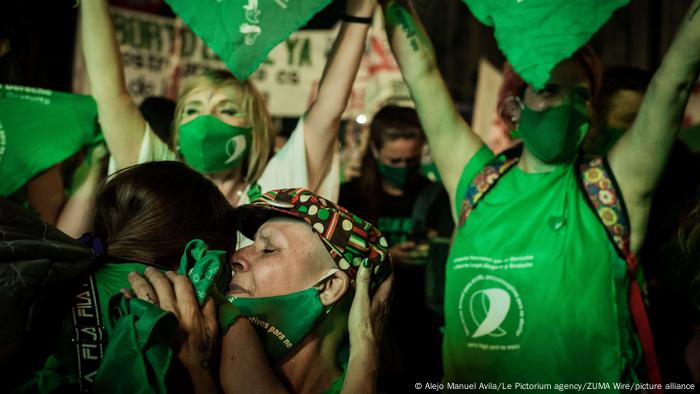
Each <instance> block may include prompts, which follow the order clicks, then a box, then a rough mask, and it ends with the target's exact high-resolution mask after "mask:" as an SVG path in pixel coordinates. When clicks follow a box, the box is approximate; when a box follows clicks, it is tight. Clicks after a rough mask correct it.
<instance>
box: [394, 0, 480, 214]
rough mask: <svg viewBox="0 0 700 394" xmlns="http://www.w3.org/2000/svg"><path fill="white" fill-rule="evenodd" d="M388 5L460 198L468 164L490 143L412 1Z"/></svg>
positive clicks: (450, 188) (436, 151)
mask: <svg viewBox="0 0 700 394" xmlns="http://www.w3.org/2000/svg"><path fill="white" fill-rule="evenodd" d="M382 8H383V11H384V19H385V21H386V29H387V34H388V35H389V42H390V43H391V48H392V50H393V52H394V56H395V57H396V60H397V61H398V63H399V67H400V68H401V73H402V74H403V78H404V80H405V81H406V83H407V84H408V88H409V89H410V91H411V96H413V101H414V102H415V103H416V111H417V112H418V117H419V118H420V121H421V124H422V125H423V129H424V131H425V134H426V136H427V137H428V144H429V145H430V151H431V153H432V157H433V159H434V160H435V164H436V165H437V167H438V170H439V171H440V176H441V178H442V180H443V183H444V185H445V188H446V189H447V192H448V193H449V195H450V198H455V192H456V189H457V184H458V183H459V177H460V175H461V173H462V169H463V168H464V165H465V164H466V163H467V162H468V161H469V159H471V158H472V157H473V156H474V154H475V153H476V152H477V151H478V150H479V148H481V147H482V146H483V144H484V143H483V142H482V141H481V139H480V138H479V137H478V136H477V135H476V134H475V133H474V132H473V131H472V130H471V128H470V127H469V125H468V124H467V123H466V122H465V121H464V119H462V117H461V116H460V114H459V112H457V109H456V108H455V105H454V102H453V101H452V97H451V96H450V92H449V90H448V89H447V86H445V82H444V81H443V80H442V76H441V75H440V71H439V70H438V67H437V62H436V61H435V53H434V50H433V46H432V44H431V43H430V39H429V38H428V35H427V34H426V32H425V29H424V28H423V25H422V24H421V23H420V21H419V19H418V17H417V16H416V13H415V10H414V9H413V7H412V6H411V3H410V2H409V1H406V0H388V1H383V2H382ZM453 206H454V204H453Z"/></svg>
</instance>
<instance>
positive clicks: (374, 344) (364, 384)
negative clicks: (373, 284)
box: [341, 260, 394, 393]
mask: <svg viewBox="0 0 700 394" xmlns="http://www.w3.org/2000/svg"><path fill="white" fill-rule="evenodd" d="M371 274H372V267H371V266H370V264H369V263H368V261H367V260H365V261H364V262H363V263H362V264H361V265H360V267H359V268H358V271H357V277H356V278H355V297H354V298H353V301H352V306H351V307H350V313H349V315H348V333H349V336H350V359H349V362H348V367H347V373H346V376H345V382H344V383H343V388H342V390H341V392H365V393H373V392H374V391H375V389H376V384H375V382H376V378H377V371H378V366H379V341H380V340H381V337H382V329H383V328H384V323H386V318H387V316H388V315H389V305H390V304H391V286H392V284H393V282H394V274H391V275H390V276H389V277H388V278H387V279H386V280H385V281H384V282H382V284H381V285H379V287H378V288H377V291H376V292H375V293H374V295H373V296H372V297H371V299H370V292H369V284H370V277H371Z"/></svg>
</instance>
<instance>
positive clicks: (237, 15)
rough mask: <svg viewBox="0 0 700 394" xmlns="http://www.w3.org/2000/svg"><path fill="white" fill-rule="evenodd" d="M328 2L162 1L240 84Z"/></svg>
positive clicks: (321, 0) (283, 0) (286, 0)
mask: <svg viewBox="0 0 700 394" xmlns="http://www.w3.org/2000/svg"><path fill="white" fill-rule="evenodd" d="M330 2H331V0H303V1H298V0H293V1H292V0H275V1H272V0H226V1H192V0H166V3H168V4H169V5H170V6H171V7H172V8H173V11H175V13H176V14H177V15H178V16H179V17H180V18H182V20H184V21H185V23H187V25H188V26H189V27H190V28H191V29H192V31H194V32H195V34H197V35H198V36H199V37H200V38H201V39H202V40H203V41H204V42H205V43H206V44H207V46H209V47H210V48H211V49H213V50H214V52H216V53H217V54H218V55H219V56H220V57H221V59H222V60H223V61H224V63H226V65H227V66H228V67H229V69H231V71H232V72H233V75H235V76H236V78H238V79H239V80H241V81H242V80H245V79H246V78H248V76H249V75H250V74H252V73H253V71H255V69H256V68H257V67H258V65H259V64H260V63H262V61H263V60H265V57H266V56H267V54H268V53H269V52H270V51H271V50H272V48H274V47H275V46H276V45H277V44H279V43H280V42H281V41H282V40H284V39H286V38H287V37H288V36H289V35H290V34H291V33H292V32H293V31H295V30H297V29H299V28H300V27H302V26H304V25H305V24H306V22H307V21H308V20H309V19H311V17H312V16H313V15H314V14H316V13H317V12H318V11H320V10H321V9H323V8H324V7H325V6H327V5H328V4H329V3H330Z"/></svg>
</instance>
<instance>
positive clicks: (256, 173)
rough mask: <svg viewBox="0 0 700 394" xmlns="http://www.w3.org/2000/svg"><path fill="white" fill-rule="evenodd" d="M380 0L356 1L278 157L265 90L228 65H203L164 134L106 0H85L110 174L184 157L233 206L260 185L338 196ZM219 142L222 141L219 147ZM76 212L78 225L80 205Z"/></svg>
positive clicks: (85, 31)
mask: <svg viewBox="0 0 700 394" xmlns="http://www.w3.org/2000/svg"><path fill="white" fill-rule="evenodd" d="M375 4H376V0H352V1H348V3H347V6H346V14H347V15H348V16H349V17H348V18H347V19H348V21H349V22H344V23H343V24H342V26H341V29H340V32H339V33H338V38H337V39H336V42H335V46H334V48H333V50H332V52H331V55H330V58H329V60H328V62H327V63H326V68H325V70H324V74H323V77H322V79H321V83H320V86H319V89H318V95H317V97H316V100H315V101H314V102H313V103H312V104H311V106H310V107H309V109H308V111H307V112H306V114H305V115H304V116H303V118H302V119H301V120H300V122H299V124H298V126H297V129H296V132H295V133H293V134H292V136H291V138H290V141H289V142H288V143H287V145H286V146H285V149H282V150H281V151H280V152H279V153H278V154H276V155H274V156H273V149H274V146H273V143H274V137H275V132H274V130H273V128H272V125H271V121H270V116H269V114H268V111H267V108H266V107H265V102H264V99H263V97H262V96H261V95H260V94H259V93H258V92H257V90H256V89H255V87H254V86H253V84H252V82H250V81H245V82H241V81H238V80H236V79H235V78H234V77H233V76H232V75H231V74H230V73H228V72H221V71H218V72H217V71H214V72H207V73H204V74H202V75H200V76H198V77H197V78H195V79H193V80H192V81H190V83H189V84H188V86H186V87H185V88H184V89H183V91H182V93H181V94H180V97H179V99H178V100H177V108H176V114H175V119H174V121H173V126H174V134H173V138H174V144H173V145H167V144H166V143H164V142H162V141H160V140H159V139H158V138H157V137H156V135H155V134H154V133H153V131H152V130H151V128H150V126H148V124H147V123H146V121H145V120H144V118H143V116H142V115H141V113H140V112H139V109H138V106H137V105H136V104H135V103H134V102H133V101H132V99H131V97H130V96H129V93H128V91H127V88H126V83H125V80H124V71H123V68H122V63H121V60H120V55H119V47H118V44H117V41H116V35H115V31H114V27H113V25H112V22H111V20H110V15H109V9H108V7H107V2H106V1H105V0H87V1H84V2H81V16H80V18H81V26H82V28H81V39H82V47H83V53H84V56H85V65H86V71H87V75H88V78H89V80H90V91H91V93H92V95H93V97H94V98H95V100H96V101H97V108H98V114H99V120H100V125H101V126H102V131H103V133H104V136H105V140H106V141H107V147H108V149H109V151H110V154H111V155H112V158H113V160H112V161H111V163H110V173H111V172H113V171H114V170H117V169H121V168H125V167H128V166H130V165H133V164H137V163H143V162H147V161H154V160H176V159H177V160H184V161H185V162H186V163H188V164H189V165H190V166H192V167H193V168H195V169H196V170H197V171H199V172H201V173H203V174H204V175H205V176H206V177H208V178H209V179H210V180H212V182H214V183H215V184H216V185H217V186H218V187H219V189H220V190H221V192H222V193H224V195H225V196H226V198H227V200H228V201H229V202H230V203H231V205H233V206H237V205H240V204H244V203H247V202H249V201H251V200H252V199H254V198H255V197H257V196H258V195H260V193H261V192H265V191H267V190H270V189H273V188H280V187H291V186H300V187H308V188H309V189H311V190H314V191H316V192H318V193H320V194H322V195H325V196H328V197H329V198H331V199H332V200H337V196H338V179H339V176H338V164H337V160H336V159H333V152H334V147H335V141H336V137H337V132H338V125H339V122H340V116H341V114H342V113H343V111H344V110H345V107H346V104H347V100H348V97H349V95H350V90H351V87H352V84H353V81H354V79H355V74H356V72H357V69H358V67H359V63H360V59H361V57H362V53H363V49H364V42H365V36H366V33H367V30H368V28H369V21H370V20H371V19H370V18H369V17H370V16H371V15H372V13H373V11H374V6H375ZM185 125H187V126H185ZM183 126H185V128H184V130H185V133H184V134H182V133H181V131H182V130H183V129H182V127H183ZM183 137H184V138H183ZM212 144H213V145H214V146H218V147H219V148H218V149H217V150H214V149H211V146H212ZM203 149H204V150H206V152H207V154H206V155H204V154H202V150H203ZM89 203H90V201H89V200H85V199H84V200H82V202H81V204H89ZM88 209H89V208H88V207H85V209H84V211H87V210H88ZM80 211H81V210H76V211H74V212H80ZM70 216H71V217H74V220H75V221H76V222H78V224H79V222H80V217H79V214H78V215H73V214H71V215H70ZM62 219H63V223H65V225H66V226H71V227H75V226H74V225H71V224H70V223H68V222H67V220H70V219H65V218H62ZM88 230H89V229H85V231H88ZM73 231H75V230H73Z"/></svg>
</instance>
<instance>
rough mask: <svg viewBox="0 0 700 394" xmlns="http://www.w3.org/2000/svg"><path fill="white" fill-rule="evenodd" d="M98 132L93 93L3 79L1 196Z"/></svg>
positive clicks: (0, 90)
mask: <svg viewBox="0 0 700 394" xmlns="http://www.w3.org/2000/svg"><path fill="white" fill-rule="evenodd" d="M98 136H99V127H98V125H97V107H96V105H95V101H94V100H93V99H92V97H89V96H82V95H77V94H70V93H61V92H54V91H51V90H46V89H37V88H30V87H24V86H14V85H3V84H0V196H8V195H10V194H12V193H13V192H15V191H16V190H17V189H19V188H20V187H21V186H22V185H24V184H25V183H26V182H27V181H28V180H29V179H31V178H32V177H33V176H35V175H37V174H38V173H40V172H41V171H43V170H45V169H47V168H49V167H51V166H53V165H55V164H58V163H60V162H61V161H63V160H64V159H66V158H68V157H69V156H71V155H73V154H74V153H76V152H77V151H78V150H80V148H81V147H83V146H85V145H88V144H89V143H91V142H92V141H93V140H94V139H96V138H97V137H98Z"/></svg>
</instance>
